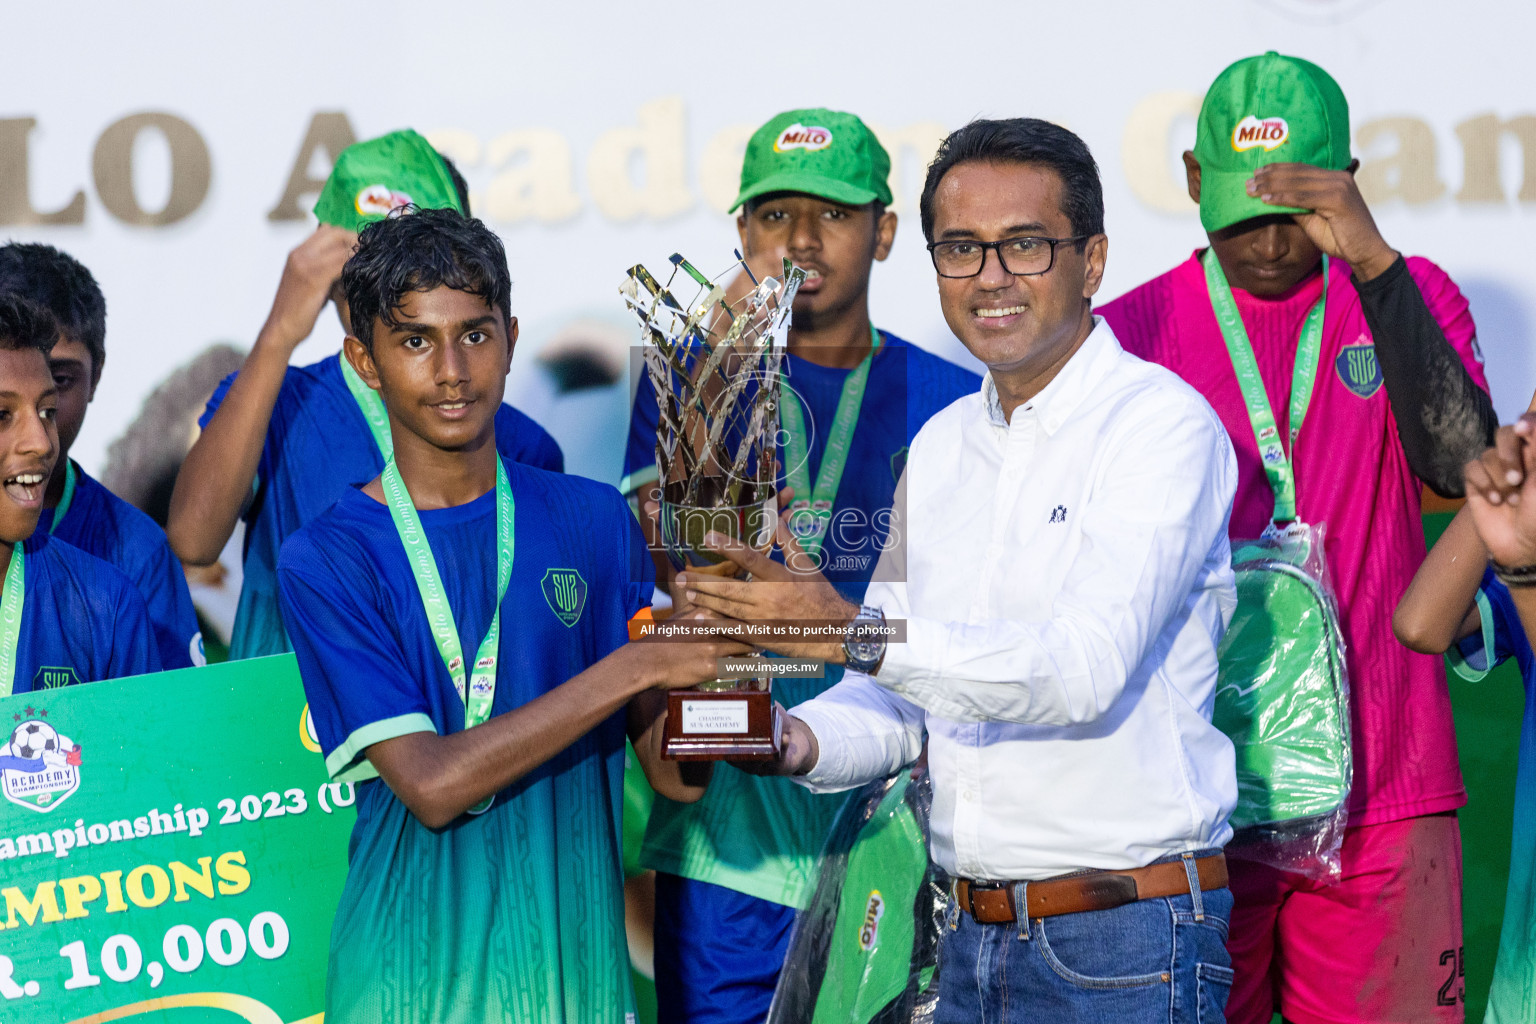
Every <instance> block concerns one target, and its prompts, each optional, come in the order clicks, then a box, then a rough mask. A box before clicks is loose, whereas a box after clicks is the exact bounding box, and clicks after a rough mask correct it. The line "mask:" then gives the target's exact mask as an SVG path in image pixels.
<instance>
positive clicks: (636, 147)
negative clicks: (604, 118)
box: [587, 96, 693, 221]
mask: <svg viewBox="0 0 1536 1024" xmlns="http://www.w3.org/2000/svg"><path fill="white" fill-rule="evenodd" d="M637 120H638V121H639V124H638V125H633V126H628V125H627V126H625V127H622V128H613V129H610V130H608V131H606V132H604V133H603V134H601V135H599V136H598V137H597V141H596V142H594V143H593V144H592V152H591V153H590V154H589V155H588V159H587V184H588V186H589V187H590V188H591V189H592V201H593V202H594V203H596V204H597V208H598V209H599V210H601V211H602V212H603V214H604V215H605V216H607V217H609V218H610V219H612V220H617V221H631V220H635V219H636V218H638V217H646V218H647V219H650V220H669V219H671V218H673V217H676V216H677V215H678V214H681V213H686V212H687V211H688V209H689V208H691V207H692V206H693V194H692V193H691V192H689V191H688V174H687V170H688V168H687V132H686V125H685V118H684V111H683V100H682V97H681V96H666V97H663V98H661V99H658V100H652V101H651V102H649V103H646V104H643V105H642V106H641V107H640V109H639V111H638V117H637ZM636 165H639V166H638V167H637V166H636ZM637 170H638V171H640V172H641V176H642V180H643V182H644V184H636V181H635V172H636V171H637Z"/></svg>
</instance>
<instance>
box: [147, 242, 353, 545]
mask: <svg viewBox="0 0 1536 1024" xmlns="http://www.w3.org/2000/svg"><path fill="white" fill-rule="evenodd" d="M356 243H357V236H356V235H354V234H352V232H350V231H344V230H342V229H341V228H337V227H332V226H331V225H328V224H322V225H321V226H320V227H319V229H318V230H316V231H315V233H314V234H313V235H311V236H310V237H309V238H308V239H306V240H305V241H304V243H303V244H302V245H300V246H299V247H298V248H297V249H294V250H293V251H292V252H291V253H289V254H288V262H287V264H286V265H285V266H284V267H283V277H282V281H281V283H280V284H279V285H278V288H277V297H276V298H275V299H273V300H272V311H271V313H269V314H268V315H267V322H266V323H265V324H264V325H263V326H262V328H261V333H260V334H258V335H257V336H256V344H255V345H253V346H252V347H251V353H250V355H248V356H246V358H245V363H244V364H243V365H242V366H241V367H240V372H239V374H238V375H237V376H236V377H235V380H234V382H233V383H232V384H231V385H230V388H229V393H228V394H227V395H225V396H224V400H223V402H222V403H220V405H219V408H218V410H217V411H216V412H215V413H214V414H213V419H212V420H210V421H209V423H208V426H207V427H205V428H204V429H203V432H202V434H201V435H200V436H199V437H198V439H197V443H195V444H194V445H193V446H192V450H191V451H190V452H189V453H187V458H186V461H185V462H184V463H182V466H181V473H180V475H179V476H178V477H177V478H176V488H175V490H174V491H173V492H172V494H171V508H170V515H169V518H168V520H167V522H166V536H167V537H168V538H169V539H170V542H171V547H172V549H173V550H175V552H176V555H177V557H179V558H180V559H181V560H182V561H184V562H187V563H190V564H192V565H211V564H213V562H215V561H216V560H217V559H218V557H219V552H220V551H222V550H223V549H224V545H225V543H227V542H228V540H229V535H230V534H231V533H232V532H233V531H234V528H235V521H236V520H237V519H239V517H240V510H241V509H242V508H243V507H244V506H245V502H246V500H247V499H248V498H249V497H250V494H251V486H252V484H253V482H254V481H255V479H256V467H257V465H258V463H259V462H260V460H261V452H262V448H263V446H264V445H265V443H266V437H267V426H268V424H269V423H270V421H271V419H272V407H273V405H274V404H275V403H276V402H277V396H278V391H279V390H280V389H281V388H282V385H283V377H284V375H285V374H286V373H287V371H288V360H289V358H290V357H291V356H292V355H293V350H294V349H295V348H296V347H297V346H298V345H299V343H300V342H302V341H303V340H304V339H305V338H307V337H309V335H310V333H311V332H312V331H313V330H314V328H315V321H316V319H318V318H319V316H320V311H321V310H322V309H324V308H325V303H326V300H327V298H329V296H330V293H331V286H332V285H333V284H334V283H335V281H336V279H337V278H338V277H340V276H341V267H342V264H344V263H346V261H347V257H348V256H349V255H351V253H352V247H353V246H354V245H355V244H356Z"/></svg>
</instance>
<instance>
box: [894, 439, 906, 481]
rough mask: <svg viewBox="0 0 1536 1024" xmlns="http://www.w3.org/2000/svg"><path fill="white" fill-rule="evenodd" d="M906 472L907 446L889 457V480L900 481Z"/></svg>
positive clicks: (903, 446)
mask: <svg viewBox="0 0 1536 1024" xmlns="http://www.w3.org/2000/svg"><path fill="white" fill-rule="evenodd" d="M906 471H907V446H906V445H902V446H901V447H900V448H898V449H896V451H895V452H894V453H892V455H891V479H892V480H900V479H901V474H903V473H905V472H906Z"/></svg>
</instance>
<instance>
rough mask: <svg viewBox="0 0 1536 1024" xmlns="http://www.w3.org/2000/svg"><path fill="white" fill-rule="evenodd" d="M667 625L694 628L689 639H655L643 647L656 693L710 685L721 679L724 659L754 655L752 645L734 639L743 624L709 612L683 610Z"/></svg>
mask: <svg viewBox="0 0 1536 1024" xmlns="http://www.w3.org/2000/svg"><path fill="white" fill-rule="evenodd" d="M666 621H667V622H668V623H669V624H672V625H680V624H686V625H687V626H689V627H692V628H691V629H690V632H689V635H688V637H687V638H686V639H678V640H662V639H659V638H652V639H647V640H644V641H641V642H640V643H639V645H638V646H639V647H640V648H641V649H642V652H641V653H642V655H643V656H644V657H645V658H646V659H647V661H648V662H649V665H650V669H651V672H650V674H649V676H648V677H647V678H648V679H649V681H650V685H652V686H654V687H655V688H656V689H661V690H675V689H678V688H680V687H685V686H694V685H697V684H698V683H703V682H708V681H709V680H711V679H714V678H716V677H717V676H718V675H719V661H720V659H721V658H737V657H742V656H745V655H748V654H751V653H753V647H752V644H751V643H750V642H749V641H747V640H744V639H739V638H737V637H735V636H733V635H732V634H734V633H737V632H738V631H739V630H740V629H741V623H739V622H734V621H731V620H729V619H725V618H722V617H720V616H719V615H716V614H714V613H713V612H710V611H708V610H706V609H703V608H694V607H690V606H682V607H679V608H678V609H677V611H676V612H675V613H674V614H673V615H671V616H669V617H668V618H667V620H666Z"/></svg>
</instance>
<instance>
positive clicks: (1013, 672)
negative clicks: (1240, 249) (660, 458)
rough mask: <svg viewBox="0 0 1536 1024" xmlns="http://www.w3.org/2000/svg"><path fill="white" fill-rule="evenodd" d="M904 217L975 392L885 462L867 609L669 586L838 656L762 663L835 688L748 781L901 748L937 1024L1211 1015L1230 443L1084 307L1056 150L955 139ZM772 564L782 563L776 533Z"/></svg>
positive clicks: (817, 772) (799, 581) (891, 757)
mask: <svg viewBox="0 0 1536 1024" xmlns="http://www.w3.org/2000/svg"><path fill="white" fill-rule="evenodd" d="M922 219H923V230H924V234H925V235H926V236H927V237H928V240H929V250H930V252H931V253H932V256H933V263H934V267H935V269H936V271H937V272H938V275H939V296H940V302H941V304H942V306H943V309H944V316H945V319H946V320H947V321H948V323H949V326H950V328H951V329H952V330H953V331H954V332H955V334H956V335H957V336H958V337H959V338H960V340H961V341H962V342H963V343H964V344H965V346H966V347H967V348H968V349H969V350H970V351H971V352H972V353H973V354H974V355H975V356H976V357H977V358H978V359H980V360H981V361H982V362H983V363H985V364H986V365H987V367H988V370H989V372H988V374H987V378H986V380H985V382H984V383H983V386H982V390H981V392H980V393H979V394H975V395H971V396H969V397H967V398H962V399H961V400H959V401H958V402H956V403H954V404H953V405H951V406H949V407H948V408H947V409H945V410H944V411H943V412H941V413H939V414H938V415H937V416H935V417H934V418H933V419H932V420H930V421H929V422H928V424H927V425H926V426H925V427H924V428H923V429H922V431H921V432H920V433H919V434H918V435H917V438H916V440H915V441H914V442H913V444H912V448H911V451H910V453H909V454H908V461H907V470H906V475H905V487H906V507H905V515H904V517H903V518H902V520H901V521H900V522H899V523H898V525H897V527H896V528H895V529H893V530H892V537H893V538H896V537H898V536H899V537H900V538H901V542H898V543H894V544H893V545H891V546H890V547H889V548H888V549H887V551H886V553H885V555H884V556H883V558H882V565H881V569H880V570H877V573H876V577H875V582H874V583H873V584H872V586H871V587H870V589H869V592H868V596H867V597H866V601H867V602H868V604H867V605H865V606H864V607H863V608H855V607H853V606H852V605H849V604H847V603H846V602H844V601H842V599H841V598H839V597H838V596H837V594H836V592H835V591H834V590H832V588H831V587H830V586H829V585H828V584H826V582H825V581H824V580H822V579H821V578H820V577H819V576H818V575H816V574H815V573H812V572H796V571H794V570H792V569H786V568H785V567H784V566H780V565H776V564H774V563H772V562H770V561H768V560H767V559H766V558H763V557H762V556H760V555H757V554H755V553H754V552H751V551H748V550H746V549H744V548H743V547H742V546H741V545H739V544H735V543H731V542H728V541H725V540H724V539H720V540H721V542H720V544H719V545H718V546H719V549H720V550H721V551H722V552H724V553H726V554H727V555H729V556H730V557H731V558H732V559H733V560H734V561H736V562H738V563H739V564H741V565H743V566H744V567H746V568H748V569H749V570H751V572H752V574H753V581H752V582H749V583H748V582H738V581H727V580H718V579H713V578H709V577H703V576H700V575H698V574H691V573H685V574H684V575H683V576H682V577H680V579H679V582H680V583H681V584H682V586H683V588H684V590H685V591H686V592H687V593H688V595H689V597H690V599H691V600H692V601H693V602H694V603H695V604H698V605H702V606H705V607H709V608H713V609H715V610H717V611H720V612H723V613H725V614H728V615H731V616H733V617H735V618H738V619H743V620H802V621H804V620H821V621H831V622H836V623H839V624H851V628H850V629H849V630H848V638H847V639H846V640H845V641H843V642H837V641H832V642H824V643H814V644H806V643H799V644H795V643H787V642H786V643H780V642H777V641H775V642H772V643H770V644H769V645H768V646H770V647H771V648H772V649H774V650H777V651H780V652H781V653H785V654H790V655H795V656H807V655H810V656H815V657H822V658H826V659H827V660H829V661H833V662H837V663H845V664H847V665H848V666H849V669H848V672H847V674H846V675H845V677H844V679H843V681H842V682H841V683H839V684H838V685H837V686H835V687H833V688H832V689H830V690H828V691H827V692H826V693H824V694H822V695H821V696H820V697H818V698H816V699H815V700H812V701H809V702H807V703H804V704H801V705H798V706H797V707H795V708H794V709H793V711H792V714H791V715H790V716H787V717H786V727H785V735H784V750H783V753H782V755H781V757H780V759H779V761H777V762H775V763H773V764H771V765H769V766H767V767H766V768H765V769H763V770H769V771H776V772H781V773H784V774H790V775H794V776H796V777H797V778H798V780H799V781H800V782H801V783H803V784H804V785H806V786H807V787H809V788H811V789H813V790H838V789H847V788H850V787H852V786H856V785H859V784H861V783H863V782H866V781H868V780H870V779H874V778H879V777H882V776H884V775H887V774H889V773H890V772H892V771H895V770H896V769H897V768H899V767H900V766H901V765H903V764H906V763H908V762H910V761H912V760H913V759H915V758H916V757H917V756H918V753H919V751H920V750H921V749H922V745H923V740H924V735H925V734H926V736H927V740H928V757H929V764H930V767H931V770H932V775H933V784H934V799H933V817H932V823H931V834H932V854H933V857H934V859H935V860H936V861H937V862H938V864H939V865H940V866H941V867H943V868H944V869H945V870H947V871H948V872H949V873H950V874H951V875H953V876H954V877H955V879H956V884H955V896H954V901H953V904H952V908H951V914H950V927H949V928H948V929H947V930H946V932H945V934H944V938H943V943H944V946H943V949H942V950H941V956H940V961H941V969H940V982H939V984H940V1000H939V1010H938V1019H939V1020H940V1021H956V1022H958V1021H967V1022H969V1021H976V1020H987V1021H1015V1020H1017V1021H1023V1020H1029V1021H1032V1022H1053V1021H1073V1022H1089V1024H1094V1022H1099V1021H1105V1022H1108V1021H1114V1022H1116V1024H1119V1022H1125V1021H1154V1020H1156V1021H1164V1020H1167V1021H1190V1022H1194V1021H1200V1022H1202V1024H1209V1022H1210V1021H1213V1020H1220V1019H1221V1014H1222V1009H1223V1007H1224V1005H1225V1002H1226V994H1227V990H1228V987H1229V986H1230V984H1231V979H1232V972H1231V969H1230V961H1229V960H1228V957H1227V953H1226V948H1225V945H1224V939H1225V936H1226V928H1227V918H1228V915H1229V913H1230V911H1231V906H1232V898H1231V895H1230V893H1229V892H1228V891H1227V888H1226V865H1225V861H1224V860H1223V858H1222V856H1221V853H1220V847H1221V846H1222V845H1223V844H1224V843H1225V842H1226V841H1227V839H1228V838H1229V837H1230V836H1231V834H1232V833H1231V829H1230V827H1229V826H1228V825H1227V817H1228V815H1229V814H1230V812H1231V810H1232V807H1233V805H1234V803H1235V802H1236V798H1237V783H1236V778H1235V775H1234V767H1233V750H1232V745H1231V743H1230V742H1229V741H1228V740H1227V739H1226V737H1225V736H1223V735H1222V734H1221V733H1220V732H1218V731H1217V730H1216V729H1215V728H1214V727H1213V726H1212V725H1211V721H1210V719H1211V709H1212V704H1213V701H1214V694H1215V688H1216V667H1217V666H1216V648H1217V645H1218V643H1219V642H1220V639H1221V636H1222V633H1223V631H1224V630H1225V628H1226V623H1227V621H1228V620H1229V618H1230V616H1231V613H1232V609H1233V607H1234V605H1235V603H1236V595H1235V591H1234V588H1233V578H1232V571H1231V567H1230V550H1229V547H1228V542H1227V518H1228V516H1229V515H1230V512H1231V506H1232V496H1233V490H1234V487H1235V482H1236V472H1237V470H1236V464H1235V460H1234V457H1233V453H1232V447H1231V444H1230V443H1229V441H1228V440H1227V434H1226V431H1225V430H1224V429H1223V428H1222V425H1221V422H1220V420H1219V419H1218V418H1217V417H1216V414H1215V413H1214V412H1213V411H1212V410H1211V408H1210V406H1209V405H1207V404H1206V402H1205V400H1204V399H1202V398H1201V397H1200V396H1199V395H1198V394H1197V393H1196V392H1195V391H1194V390H1192V389H1191V388H1190V387H1188V386H1187V385H1186V384H1184V383H1183V382H1182V381H1180V380H1179V379H1178V378H1177V377H1175V376H1174V375H1173V374H1171V373H1169V372H1167V371H1166V370H1163V369H1162V368H1160V367H1156V366H1153V365H1151V364H1148V363H1145V362H1143V361H1141V360H1140V359H1137V358H1135V357H1134V356H1131V355H1128V354H1126V353H1125V352H1123V351H1122V350H1121V348H1120V346H1119V344H1118V343H1117V342H1116V341H1115V338H1114V335H1113V333H1112V332H1111V331H1110V329H1109V327H1108V325H1106V324H1105V323H1104V322H1103V321H1102V320H1100V319H1098V318H1095V317H1094V316H1093V315H1092V313H1091V312H1090V303H1091V299H1092V297H1093V295H1094V293H1095V292H1096V291H1097V290H1098V287H1099V283H1100V280H1101V279H1102V276H1103V271H1104V263H1105V259H1106V256H1107V253H1108V240H1107V238H1106V237H1105V235H1104V230H1103V198H1102V192H1101V189H1100V185H1099V180H1098V169H1097V167H1096V166H1095V164H1094V162H1093V158H1092V156H1091V155H1090V154H1089V152H1088V149H1087V147H1086V146H1085V145H1084V144H1083V142H1082V140H1080V139H1078V138H1077V136H1075V135H1073V134H1072V133H1071V132H1069V131H1067V130H1065V129H1063V128H1060V127H1058V126H1056V125H1052V124H1049V123H1047V122H1044V121H1038V120H1033V119H1014V120H1007V121H976V122H973V123H971V124H969V125H967V126H965V127H964V128H962V129H960V130H959V131H957V132H955V133H954V134H952V135H951V136H950V137H949V138H948V139H947V140H946V141H945V143H944V145H943V146H942V147H941V148H940V150H939V154H938V156H937V158H936V159H935V161H934V163H933V165H932V167H930V169H929V171H928V179H927V183H926V185H925V187H924V190H923V200H922ZM899 507H900V502H898V508H899ZM779 543H780V544H781V545H783V546H785V548H786V554H787V555H788V557H787V561H788V562H789V563H790V565H792V566H794V565H804V564H805V563H804V561H803V560H802V559H800V558H799V557H798V551H797V548H796V545H795V542H794V539H793V537H792V536H791V535H790V533H789V531H788V530H787V529H782V528H781V530H780V532H779ZM898 620H901V621H904V624H905V642H904V643H891V644H890V646H889V648H888V649H885V644H884V642H883V641H882V640H880V639H879V638H878V637H877V636H876V635H875V634H877V633H879V629H878V627H879V625H880V624H881V622H882V621H883V622H885V623H887V624H890V625H895V624H897V622H898ZM861 627H862V628H861ZM743 767H748V766H747V765H743ZM1026 908H1027V912H1026Z"/></svg>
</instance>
